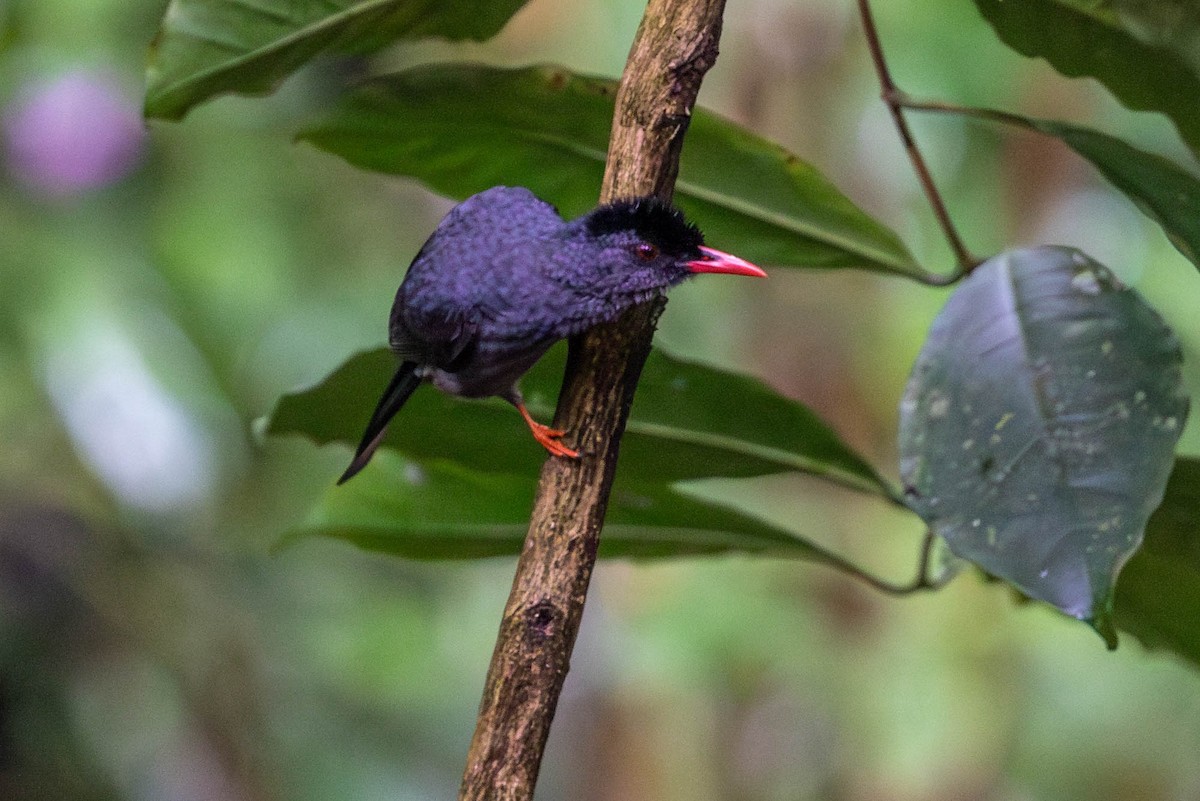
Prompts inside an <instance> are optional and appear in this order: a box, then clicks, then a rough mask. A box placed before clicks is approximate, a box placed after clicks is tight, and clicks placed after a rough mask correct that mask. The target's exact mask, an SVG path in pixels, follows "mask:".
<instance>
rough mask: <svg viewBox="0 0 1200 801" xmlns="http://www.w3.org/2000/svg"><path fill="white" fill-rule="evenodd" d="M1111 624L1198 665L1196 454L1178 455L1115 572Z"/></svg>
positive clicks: (1199, 498)
mask: <svg viewBox="0 0 1200 801" xmlns="http://www.w3.org/2000/svg"><path fill="white" fill-rule="evenodd" d="M1115 617H1116V622H1117V625H1118V626H1120V627H1121V628H1122V629H1124V630H1125V631H1128V632H1130V633H1131V634H1133V635H1134V636H1135V637H1137V638H1138V639H1139V640H1141V641H1142V642H1143V643H1144V644H1146V645H1147V646H1149V647H1152V648H1166V649H1169V650H1171V651H1174V652H1175V653H1177V654H1179V655H1180V656H1183V657H1185V658H1187V659H1190V660H1191V661H1192V662H1193V663H1195V664H1196V665H1200V459H1195V458H1180V459H1179V460H1178V461H1177V462H1176V463H1175V469H1174V471H1172V473H1171V478H1170V480H1169V481H1168V482H1167V491H1166V495H1165V496H1164V497H1163V502H1162V505H1161V506H1160V507H1158V510H1157V511H1156V512H1155V513H1154V514H1153V515H1151V516H1150V522H1149V523H1148V524H1147V526H1146V540H1145V543H1143V545H1142V549H1141V550H1140V551H1138V552H1137V553H1136V554H1134V556H1133V558H1132V559H1130V560H1129V564H1128V565H1126V566H1125V569H1124V570H1123V571H1122V572H1121V580H1120V581H1119V582H1117V593H1116V603H1115Z"/></svg>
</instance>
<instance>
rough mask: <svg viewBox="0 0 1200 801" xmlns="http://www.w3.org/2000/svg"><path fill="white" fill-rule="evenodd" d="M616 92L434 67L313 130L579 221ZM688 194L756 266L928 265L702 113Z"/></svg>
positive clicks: (423, 173) (686, 159) (535, 74)
mask: <svg viewBox="0 0 1200 801" xmlns="http://www.w3.org/2000/svg"><path fill="white" fill-rule="evenodd" d="M615 92H616V84H615V83H614V82H613V81H609V80H604V79H599V78H590V77H585V76H579V75H573V74H572V73H570V72H569V71H567V70H565V69H562V68H558V67H533V68H527V69H516V70H503V69H496V68H491V67H483V66H475V65H461V64H450V65H434V66H423V67H419V68H416V69H412V70H408V71H406V72H402V73H399V74H395V75H388V76H384V77H379V78H374V79H371V80H369V81H367V82H365V83H363V84H362V85H360V86H359V87H358V88H356V89H355V90H354V91H353V92H352V93H350V95H349V96H347V97H346V98H344V99H343V101H342V102H340V103H339V104H338V106H337V107H336V108H335V109H334V110H333V111H332V112H331V113H330V115H329V116H328V117H327V118H325V119H324V120H322V121H320V122H319V123H317V124H316V125H314V126H313V127H311V128H309V129H307V130H306V131H304V132H303V133H302V134H301V138H302V139H304V140H307V141H309V142H311V143H313V144H314V145H316V146H317V147H320V148H322V149H324V150H328V151H329V152H331V153H335V154H337V155H339V156H341V157H342V158H344V159H346V160H347V161H349V162H351V163H352V164H355V165H358V166H360V167H364V168H367V169H370V170H376V171H379V172H385V173H390V174H394V175H408V176H413V177H415V178H418V179H420V180H421V181H422V182H424V183H425V184H427V185H428V186H430V187H432V188H433V189H434V190H436V191H438V192H440V193H442V194H445V195H448V196H450V197H454V198H459V199H462V198H466V197H467V196H469V195H472V194H475V193H476V192H479V191H482V190H484V189H487V188H488V187H491V186H495V185H497V184H514V185H521V186H527V187H529V188H530V189H531V190H533V192H534V193H535V194H537V195H539V196H540V197H542V198H544V199H545V200H548V201H550V202H551V203H554V204H555V205H556V206H558V208H559V209H560V210H561V211H562V212H563V213H564V214H566V215H568V216H575V215H578V214H582V213H583V212H585V211H587V210H589V209H591V208H592V207H593V206H595V204H596V198H597V196H598V193H599V191H600V181H601V178H602V177H603V174H604V160H605V155H606V153H607V150H608V136H609V130H610V128H611V126H612V115H613V107H614V105H613V98H614V95H615ZM676 201H677V202H678V204H679V205H680V207H681V208H683V209H684V210H685V211H686V212H687V213H688V214H689V216H690V217H691V218H692V220H693V221H694V222H696V223H697V224H698V225H699V226H700V227H701V229H703V230H705V231H707V232H708V234H709V240H710V241H711V242H713V243H714V244H716V245H717V246H718V247H721V248H722V249H726V250H735V251H737V253H738V255H740V256H742V257H744V258H747V259H750V260H752V261H757V262H761V263H763V264H768V265H789V266H800V267H865V268H869V269H874V270H882V271H887V272H899V273H904V274H910V275H912V274H920V273H921V270H920V268H919V267H917V266H916V264H915V263H914V261H913V258H912V256H911V255H910V254H909V252H908V251H907V250H906V249H905V247H904V245H903V244H902V243H901V242H900V240H899V239H898V238H897V237H896V235H895V234H893V233H892V232H891V231H889V230H888V229H887V228H885V227H883V226H882V225H880V224H879V223H877V222H875V221H874V220H873V219H871V218H870V217H869V216H867V215H866V214H865V213H864V212H862V211H861V210H859V209H858V208H857V207H856V206H854V204H853V203H851V202H850V201H849V200H848V199H847V198H846V197H845V196H844V195H842V194H841V193H840V192H839V191H838V190H837V189H836V188H835V187H834V186H833V185H832V184H830V183H829V182H828V181H827V180H826V179H825V178H824V177H823V176H821V175H820V173H818V172H817V171H816V169H814V168H813V167H812V166H811V165H808V164H806V163H804V162H802V161H801V160H800V159H798V158H797V157H796V156H793V155H791V154H789V153H788V152H787V151H785V150H783V149H782V148H779V147H777V146H775V145H773V144H771V143H769V142H767V141H765V140H763V139H760V138H758V137H756V136H754V135H753V134H750V133H748V132H746V131H745V130H743V129H741V128H739V127H738V126H736V125H734V124H733V123H730V122H728V121H726V120H723V119H720V118H719V117H717V116H715V115H713V114H711V113H708V112H705V111H703V110H697V111H696V113H695V116H694V118H693V120H692V122H691V128H690V131H689V133H688V136H687V139H686V145H685V146H684V150H683V155H682V162H681V167H680V180H679V183H678V184H677V187H676Z"/></svg>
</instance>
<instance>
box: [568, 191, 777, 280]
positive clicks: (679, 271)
mask: <svg viewBox="0 0 1200 801" xmlns="http://www.w3.org/2000/svg"><path fill="white" fill-rule="evenodd" d="M582 222H583V227H584V231H585V234H586V236H587V238H588V241H589V245H590V247H592V248H595V249H598V250H599V255H598V258H597V259H596V261H595V262H593V263H594V264H595V265H596V267H597V268H598V269H601V270H605V271H607V272H608V274H609V275H608V277H609V279H610V280H611V282H612V283H613V284H615V286H616V287H617V288H619V291H620V292H621V293H622V294H630V295H643V294H651V293H654V292H657V291H660V290H663V289H666V288H667V287H670V286H673V285H675V284H677V283H679V282H680V281H682V280H684V279H685V278H687V277H689V276H691V275H693V274H695V273H729V274H733V275H752V276H758V277H760V278H762V277H766V273H765V272H763V271H762V270H761V269H760V268H758V267H756V266H754V265H753V264H751V263H750V262H748V261H744V260H742V259H739V258H738V257H737V256H732V255H730V254H728V253H722V252H721V251H719V250H716V249H714V248H710V247H707V246H706V245H705V244H704V235H703V234H702V233H700V229H699V228H697V227H696V226H694V225H692V224H690V223H689V222H688V221H687V220H686V219H684V216H683V213H682V212H680V211H679V210H678V209H676V208H674V207H673V206H671V205H669V204H667V203H664V202H663V201H661V200H659V199H657V198H653V197H650V198H637V199H633V200H618V201H614V202H612V203H606V204H604V205H602V206H600V207H598V208H596V209H595V210H593V211H592V212H590V213H589V214H587V215H586V216H585V217H584V218H583V220H582ZM605 283H608V282H605Z"/></svg>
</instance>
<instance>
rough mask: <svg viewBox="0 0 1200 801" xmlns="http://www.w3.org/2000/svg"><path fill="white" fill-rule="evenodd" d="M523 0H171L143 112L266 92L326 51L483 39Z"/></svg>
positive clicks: (175, 110) (167, 114) (169, 114)
mask: <svg viewBox="0 0 1200 801" xmlns="http://www.w3.org/2000/svg"><path fill="white" fill-rule="evenodd" d="M524 3H525V0H499V2H488V3H477V2H469V1H468V0H440V2H437V3H429V2H419V0H325V2H321V3H313V2H305V3H298V2H286V3H281V2H272V0H171V3H170V4H169V5H168V6H167V10H166V12H165V13H164V15H163V19H162V24H161V26H160V28H159V31H158V35H157V36H156V37H155V39H154V43H153V44H152V45H151V49H150V60H149V64H148V66H147V68H146V84H147V89H146V116H147V117H160V118H163V119H180V118H182V117H183V115H184V114H186V113H187V112H188V111H189V110H190V109H191V108H192V107H193V106H196V105H198V104H199V103H201V102H203V101H205V100H207V99H209V98H211V97H213V96H214V95H218V94H222V93H225V92H239V93H241V94H265V93H267V92H270V91H271V90H273V89H274V88H275V87H276V86H277V85H278V84H279V82H280V81H282V80H283V79H284V78H286V77H287V76H288V75H289V74H291V73H292V72H293V71H295V70H296V69H297V68H299V67H301V66H303V65H304V64H305V63H307V62H308V61H310V60H311V59H312V58H313V57H314V56H317V55H319V54H321V53H327V52H336V53H368V52H371V51H373V50H378V49H379V48H381V47H384V46H386V45H388V44H390V43H392V42H394V41H396V40H397V39H410V40H413V39H420V38H425V37H433V36H441V37H446V38H448V39H475V40H483V39H487V38H489V37H490V36H492V35H494V34H495V33H496V32H497V31H499V30H500V29H501V28H502V27H504V24H505V23H506V22H508V20H509V18H510V17H511V16H512V15H513V14H515V13H516V11H517V10H518V9H519V8H520V7H521V6H522V5H524Z"/></svg>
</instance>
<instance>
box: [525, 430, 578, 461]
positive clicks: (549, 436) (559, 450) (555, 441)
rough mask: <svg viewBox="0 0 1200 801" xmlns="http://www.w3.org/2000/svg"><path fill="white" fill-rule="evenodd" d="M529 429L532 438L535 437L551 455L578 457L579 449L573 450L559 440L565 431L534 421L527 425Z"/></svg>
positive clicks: (569, 457)
mask: <svg viewBox="0 0 1200 801" xmlns="http://www.w3.org/2000/svg"><path fill="white" fill-rule="evenodd" d="M529 430H530V431H532V432H533V438H534V439H536V440H537V441H538V442H539V443H540V444H541V446H542V447H543V448H545V449H546V450H548V451H550V455H552V456H564V457H566V458H568V459H578V458H579V451H574V450H571V449H570V448H568V447H567V446H566V445H564V444H563V443H562V442H560V441H559V438H560V437H562V436H563V435H564V434H566V433H567V432H565V431H560V430H558V429H557V428H551V427H550V426H544V425H542V424H541V423H538V422H535V423H533V425H531V426H529Z"/></svg>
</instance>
